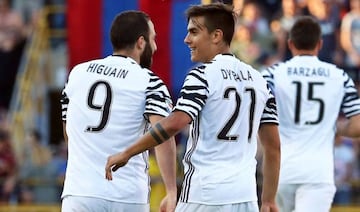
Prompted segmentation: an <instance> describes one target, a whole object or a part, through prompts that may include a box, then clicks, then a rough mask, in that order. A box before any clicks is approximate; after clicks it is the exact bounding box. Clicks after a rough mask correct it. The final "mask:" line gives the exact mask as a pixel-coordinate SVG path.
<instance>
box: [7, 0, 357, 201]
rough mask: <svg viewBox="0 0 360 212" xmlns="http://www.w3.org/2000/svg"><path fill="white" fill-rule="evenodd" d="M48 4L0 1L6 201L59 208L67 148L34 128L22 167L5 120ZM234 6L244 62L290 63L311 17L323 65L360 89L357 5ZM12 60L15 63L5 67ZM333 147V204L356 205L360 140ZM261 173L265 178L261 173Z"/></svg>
mask: <svg viewBox="0 0 360 212" xmlns="http://www.w3.org/2000/svg"><path fill="white" fill-rule="evenodd" d="M29 2H33V4H32V5H31V4H28V3H29ZM224 2H225V1H224ZM45 3H46V2H45V1H21V0H14V1H11V0H0V75H1V82H0V90H1V92H0V121H1V124H0V183H1V184H0V201H1V203H14V202H15V203H60V193H61V190H62V181H63V177H64V169H65V168H66V146H64V144H63V143H62V144H60V145H58V146H56V147H53V146H51V145H49V142H48V141H46V140H45V139H44V138H42V136H41V135H40V133H39V132H38V131H37V130H36V129H35V130H31V131H29V132H27V133H28V136H27V137H26V141H25V142H24V143H26V145H25V146H24V154H23V161H16V157H15V155H14V153H13V151H12V150H11V136H10V133H9V132H10V126H9V125H8V124H7V119H6V114H7V110H8V108H9V104H10V96H11V93H12V89H13V84H14V80H15V76H16V71H17V68H18V64H19V61H20V58H21V53H22V50H23V45H24V42H25V40H26V38H27V36H30V32H31V30H32V28H33V26H34V24H36V22H37V21H38V20H37V16H36V14H37V11H38V10H39V9H40V8H41V7H42V6H44V5H45ZM233 5H234V10H235V12H236V13H237V15H238V22H237V25H236V29H235V30H236V32H235V38H234V41H233V43H232V44H231V48H232V51H233V53H234V54H235V55H236V56H237V57H238V58H240V59H241V60H243V61H245V62H246V63H248V64H251V65H253V66H254V67H255V68H257V69H258V70H259V71H261V70H262V69H264V68H265V67H268V66H270V65H272V64H274V63H276V62H278V61H284V60H287V59H289V58H290V57H291V55H290V51H289V49H288V47H287V43H286V41H287V35H288V31H289V29H290V28H291V26H292V24H293V23H294V21H295V20H296V17H297V16H299V15H311V16H313V17H315V18H316V19H317V20H318V21H319V23H320V25H321V29H322V39H323V42H324V43H323V48H322V50H321V51H320V54H319V59H320V60H323V61H326V62H329V63H333V64H336V65H337V66H338V67H341V68H343V69H344V70H345V71H346V72H347V73H348V74H349V75H350V76H351V77H352V78H353V80H354V81H355V82H356V83H357V85H358V86H359V83H360V0H281V1H273V0H258V1H256V0H252V1H249V0H234V1H233ZM184 30H185V29H184ZM15 38H16V39H15ZM19 51H20V53H19ZM9 58H11V60H12V61H15V62H13V63H10V64H9V63H7V62H8V61H10V60H9ZM14 64H15V65H14ZM10 65H11V67H10ZM3 91H4V92H3ZM5 91H6V92H5ZM59 121H60V120H59ZM185 138H186V133H184V134H181V136H180V137H178V138H177V142H178V147H179V148H178V150H179V157H178V158H182V156H181V154H182V150H183V148H184V147H182V146H181V145H182V144H183V143H184V142H181V140H184V139H185ZM334 142H335V144H334V145H335V153H334V154H335V181H336V186H337V193H336V195H335V198H334V205H350V204H359V202H360V140H359V141H354V140H351V139H349V138H345V137H337V138H336V141H334ZM259 157H261V154H259ZM260 165H261V164H259V166H260ZM154 166H155V164H154ZM179 166H180V163H179ZM179 170H181V169H179ZM153 173H157V172H156V171H154V172H153ZM258 175H259V177H261V171H260V169H259V173H258ZM179 176H182V175H181V174H179ZM154 179H155V178H154ZM156 180H157V178H156ZM154 182H155V181H154ZM156 183H158V182H156ZM179 186H181V177H179ZM259 188H261V185H259ZM159 190H160V192H161V191H162V190H161V189H159ZM154 195H155V194H153V196H154ZM157 195H163V194H157ZM155 196H156V195H155ZM159 199H160V198H159Z"/></svg>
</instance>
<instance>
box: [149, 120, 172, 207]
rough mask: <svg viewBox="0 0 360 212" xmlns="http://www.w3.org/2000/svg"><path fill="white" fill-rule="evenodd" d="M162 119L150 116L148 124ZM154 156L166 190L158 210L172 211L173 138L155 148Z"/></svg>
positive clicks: (153, 123)
mask: <svg viewBox="0 0 360 212" xmlns="http://www.w3.org/2000/svg"><path fill="white" fill-rule="evenodd" d="M162 118H163V117H161V116H157V115H152V116H150V122H151V124H152V125H155V124H156V123H157V122H159V121H160V120H161V119H162ZM155 155H156V160H157V163H158V166H159V169H160V173H161V177H162V179H163V182H164V185H165V189H166V196H165V198H164V199H163V201H162V202H161V205H160V210H161V211H174V210H175V207H176V200H177V187H176V143H175V138H174V137H171V138H170V139H168V141H167V142H164V143H162V144H160V145H158V146H156V147H155Z"/></svg>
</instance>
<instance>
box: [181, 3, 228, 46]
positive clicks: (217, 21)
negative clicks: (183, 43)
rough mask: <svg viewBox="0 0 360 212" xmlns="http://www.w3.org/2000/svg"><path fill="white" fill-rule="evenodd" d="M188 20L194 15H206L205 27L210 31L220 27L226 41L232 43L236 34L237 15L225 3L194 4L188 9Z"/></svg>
mask: <svg viewBox="0 0 360 212" xmlns="http://www.w3.org/2000/svg"><path fill="white" fill-rule="evenodd" d="M186 17H187V19H188V21H189V20H190V19H191V18H193V17H204V19H205V27H206V28H207V30H208V31H209V32H213V31H214V30H216V29H220V30H221V31H222V32H223V34H224V41H225V42H226V43H227V44H228V45H230V43H231V40H232V38H233V35H234V28H235V15H234V13H233V10H232V7H231V6H229V5H226V4H223V3H213V4H206V5H193V6H191V7H190V8H189V9H188V10H187V11H186Z"/></svg>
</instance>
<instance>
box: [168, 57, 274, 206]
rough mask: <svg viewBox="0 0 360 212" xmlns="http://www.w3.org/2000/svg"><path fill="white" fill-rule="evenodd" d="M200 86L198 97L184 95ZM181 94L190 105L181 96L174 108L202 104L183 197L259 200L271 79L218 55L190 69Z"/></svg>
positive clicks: (191, 140) (190, 143) (213, 200)
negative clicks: (259, 153) (258, 171)
mask: <svg viewBox="0 0 360 212" xmlns="http://www.w3.org/2000/svg"><path fill="white" fill-rule="evenodd" d="M195 75H196V76H197V77H191V76H195ZM192 81H194V82H192ZM196 81H198V83H196ZM196 85H197V86H198V87H197V86H196ZM195 88H196V90H197V92H199V93H197V94H192V95H193V96H197V100H194V101H193V102H192V103H191V102H186V101H184V100H182V99H181V98H187V96H186V95H185V94H187V95H188V92H192V91H191V90H192V89H195ZM193 92H194V91H193ZM182 93H184V94H183V95H182V97H181V98H180V103H187V105H186V104H184V105H185V106H183V107H180V105H179V101H178V104H177V106H176V107H175V109H179V110H181V109H184V110H185V111H187V109H186V107H188V105H189V104H194V103H195V104H194V105H192V108H200V107H202V109H201V111H200V112H199V114H198V115H197V117H196V118H195V119H194V121H193V122H192V126H191V129H190V136H189V140H188V144H187V151H186V154H185V157H184V165H185V178H184V182H185V183H184V185H183V190H182V195H181V197H180V198H181V201H185V202H186V201H190V202H198V203H199V202H202V203H207V204H209V203H210V204H228V203H235V202H243V201H251V200H256V193H255V192H254V191H255V190H256V188H255V186H256V183H255V175H254V173H255V168H256V160H255V154H256V148H257V144H256V137H257V130H258V128H259V124H260V119H261V118H262V117H263V112H264V108H265V105H266V103H267V101H268V99H269V98H270V94H269V90H268V89H267V85H266V81H265V80H264V79H263V78H262V76H261V75H260V73H259V72H258V71H256V70H254V69H253V68H252V67H250V66H248V65H246V64H244V63H242V62H240V61H239V60H238V59H237V58H235V57H234V56H232V55H226V54H225V55H217V56H216V57H215V59H214V60H213V61H211V63H207V64H204V65H201V66H199V67H197V68H195V69H193V70H192V71H191V72H190V74H189V75H188V77H187V80H186V81H185V84H184V87H183V90H182ZM205 96H206V97H205ZM203 101H204V102H205V104H204V105H203V106H201V104H202V103H201V102H203ZM199 104H200V105H199ZM189 110H191V109H189ZM272 112H273V111H272ZM194 113H196V112H195V111H194ZM189 114H191V113H189ZM269 114H270V113H269ZM269 116H271V115H269ZM275 120H276V119H275Z"/></svg>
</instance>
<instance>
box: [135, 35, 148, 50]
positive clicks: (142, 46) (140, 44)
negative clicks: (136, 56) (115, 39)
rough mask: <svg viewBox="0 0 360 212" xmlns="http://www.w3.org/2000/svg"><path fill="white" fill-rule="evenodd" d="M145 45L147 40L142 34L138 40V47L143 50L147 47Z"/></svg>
mask: <svg viewBox="0 0 360 212" xmlns="http://www.w3.org/2000/svg"><path fill="white" fill-rule="evenodd" d="M145 46H146V40H145V38H144V36H140V37H139V38H138V39H137V40H136V48H137V49H139V50H143V49H145Z"/></svg>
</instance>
